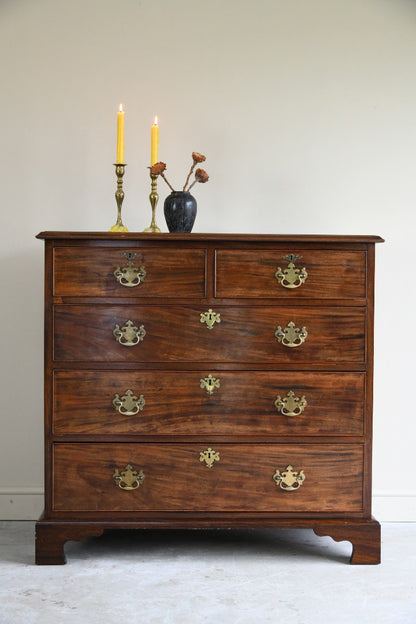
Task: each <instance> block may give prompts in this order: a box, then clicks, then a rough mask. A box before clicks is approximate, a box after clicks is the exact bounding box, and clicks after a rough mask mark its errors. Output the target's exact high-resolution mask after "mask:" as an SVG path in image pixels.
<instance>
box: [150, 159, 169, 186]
mask: <svg viewBox="0 0 416 624" xmlns="http://www.w3.org/2000/svg"><path fill="white" fill-rule="evenodd" d="M164 171H166V163H164V162H157V163H155V164H154V165H152V166H151V167H150V175H160V176H162V178H163V179H164V181H165V182H166V184H167V185H168V187H169V188H170V190H171V191H174V190H175V189H174V188H173V186H172V185H171V183H170V182H169V181H168V180H167V178H166V176H165V174H164V173H163V172H164Z"/></svg>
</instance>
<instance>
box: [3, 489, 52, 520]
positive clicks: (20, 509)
mask: <svg viewBox="0 0 416 624" xmlns="http://www.w3.org/2000/svg"><path fill="white" fill-rule="evenodd" d="M42 511H43V488H41V487H31V488H17V487H15V488H5V487H3V488H0V520H37V519H38V518H39V516H40V514H41V513H42Z"/></svg>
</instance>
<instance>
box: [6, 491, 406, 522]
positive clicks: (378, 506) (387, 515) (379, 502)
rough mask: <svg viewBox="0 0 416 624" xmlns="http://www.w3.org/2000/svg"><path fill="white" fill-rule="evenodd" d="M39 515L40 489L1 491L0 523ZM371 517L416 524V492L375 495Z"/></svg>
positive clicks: (40, 504)
mask: <svg viewBox="0 0 416 624" xmlns="http://www.w3.org/2000/svg"><path fill="white" fill-rule="evenodd" d="M42 511H43V489H42V488H41V487H32V488H0V520H37V519H38V518H39V516H40V514H41V513H42ZM373 516H374V517H375V518H376V519H377V520H378V521H379V522H416V492H398V493H391V492H382V491H376V492H374V495H373Z"/></svg>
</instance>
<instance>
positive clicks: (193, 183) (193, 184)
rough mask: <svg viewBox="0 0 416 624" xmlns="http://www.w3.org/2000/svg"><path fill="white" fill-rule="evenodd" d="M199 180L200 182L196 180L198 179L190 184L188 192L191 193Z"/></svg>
mask: <svg viewBox="0 0 416 624" xmlns="http://www.w3.org/2000/svg"><path fill="white" fill-rule="evenodd" d="M197 182H198V180H196V179H195V180H194V181H193V182H192V184H191V185H190V187H189V188H188V193H190V191H191V188H192V187H193V186H195V184H196V183H197Z"/></svg>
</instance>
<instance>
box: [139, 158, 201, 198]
mask: <svg viewBox="0 0 416 624" xmlns="http://www.w3.org/2000/svg"><path fill="white" fill-rule="evenodd" d="M205 160H206V156H204V155H203V154H200V153H199V152H192V167H191V169H190V171H189V173H188V177H187V178H186V182H185V184H184V186H183V189H182V190H183V191H186V190H188V191H190V190H191V188H192V187H193V186H194V184H196V183H197V182H202V183H203V182H208V180H209V175H208V174H207V172H206V171H204V169H197V170H196V171H195V180H194V181H193V182H192V184H191V185H190V186H189V187H188V188H186V187H187V186H188V183H189V179H190V177H191V175H192V173H193V171H194V169H195V167H196V165H197V164H198V163H201V162H204V161H205ZM164 171H166V163H164V162H157V163H155V164H154V165H152V166H151V167H150V174H151V175H157V176H159V175H160V176H161V177H162V178H163V179H164V181H165V182H166V184H167V185H168V187H169V188H170V190H171V191H175V189H174V188H173V186H172V185H171V184H170V182H168V180H167V179H166V176H165V174H164Z"/></svg>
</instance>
